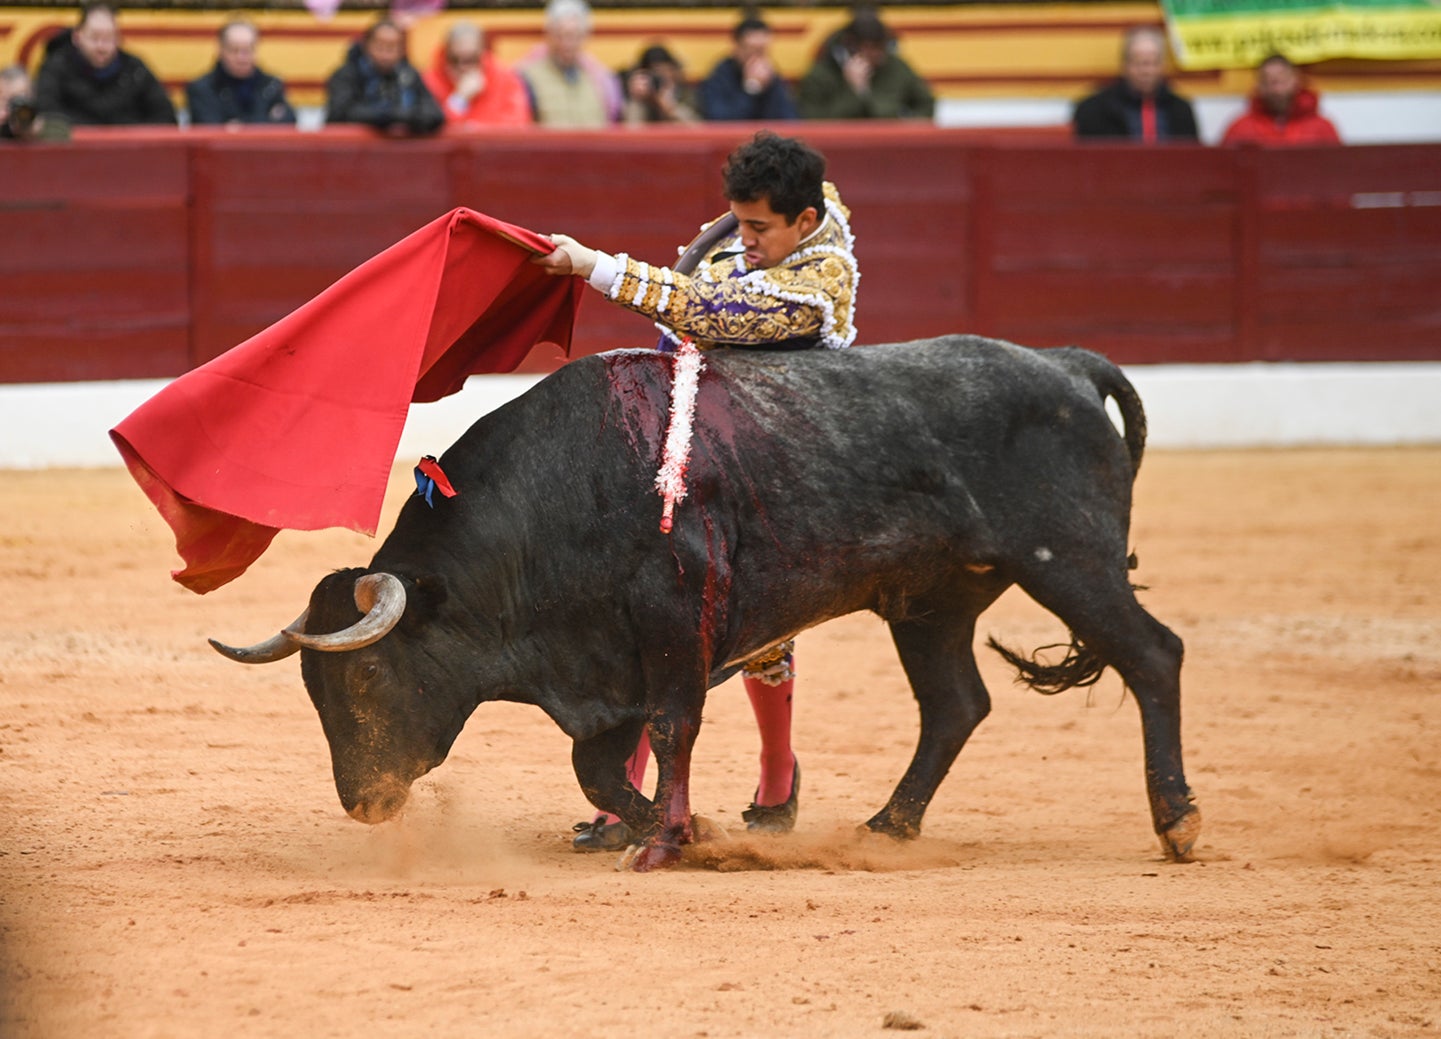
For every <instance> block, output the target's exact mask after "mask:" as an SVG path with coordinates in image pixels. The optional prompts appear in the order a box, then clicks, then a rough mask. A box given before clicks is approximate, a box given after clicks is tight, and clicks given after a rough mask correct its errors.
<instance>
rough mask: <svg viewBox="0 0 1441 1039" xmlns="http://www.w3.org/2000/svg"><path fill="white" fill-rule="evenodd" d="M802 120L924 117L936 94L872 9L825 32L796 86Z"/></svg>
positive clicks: (933, 105) (929, 112)
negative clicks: (901, 53)
mask: <svg viewBox="0 0 1441 1039" xmlns="http://www.w3.org/2000/svg"><path fill="white" fill-rule="evenodd" d="M797 95H798V97H799V100H800V110H801V115H802V116H804V117H805V118H807V119H929V118H931V117H932V116H933V115H934V114H935V111H936V99H935V96H934V95H933V94H932V93H931V88H930V87H929V86H927V85H926V81H925V80H924V79H922V78H921V77H920V76H919V75H917V74H916V71H915V70H914V69H912V68H911V67H910V65H908V64H906V61H905V59H904V58H902V57H900V56H899V55H898V54H897V53H896V38H895V36H894V35H893V34H892V33H891V31H890V30H889V29H888V28H886V26H885V25H884V23H882V22H881V20H880V17H879V16H877V15H876V13H875V12H874V11H857V12H856V14H855V17H854V18H852V19H851V21H850V23H849V24H848V25H846V26H845V27H844V28H842V29H841V30H840V31H839V32H836V33H834V34H832V35H831V37H830V38H829V39H827V40H826V42H825V44H824V45H823V46H822V48H821V53H820V54H819V55H817V56H816V60H815V64H813V65H812V66H811V68H810V71H809V72H807V73H806V74H805V76H804V77H803V78H802V79H801V82H800V86H799V87H798V88H797Z"/></svg>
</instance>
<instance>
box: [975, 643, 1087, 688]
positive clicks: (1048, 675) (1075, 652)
mask: <svg viewBox="0 0 1441 1039" xmlns="http://www.w3.org/2000/svg"><path fill="white" fill-rule="evenodd" d="M986 644H987V645H988V646H990V647H991V648H992V649H994V650H995V651H996V652H997V653H999V654H1000V655H1001V656H1002V657H1003V658H1004V659H1005V661H1006V663H1008V664H1010V665H1011V666H1012V667H1013V668H1015V669H1016V681H1018V682H1023V683H1025V684H1026V685H1028V686H1030V687H1031V688H1032V689H1034V690H1035V691H1036V692H1038V693H1043V694H1045V695H1046V696H1054V695H1055V694H1056V693H1064V692H1065V691H1066V690H1067V689H1075V688H1077V687H1078V686H1088V685H1095V684H1096V683H1097V682H1098V681H1099V680H1100V678H1101V674H1102V673H1103V672H1104V671H1105V670H1106V662H1105V661H1104V660H1102V659H1101V658H1100V657H1099V656H1097V655H1096V654H1095V653H1094V652H1092V651H1091V649H1090V648H1089V647H1087V646H1086V645H1085V644H1084V643H1082V642H1081V641H1080V640H1079V639H1077V638H1076V637H1075V636H1074V635H1072V636H1071V641H1070V644H1069V645H1067V644H1065V643H1061V642H1057V643H1055V644H1054V645H1050V646H1042V647H1041V648H1040V649H1038V650H1036V654H1037V655H1036V656H1035V657H1027V656H1025V655H1023V654H1021V653H1017V652H1016V651H1015V650H1013V649H1007V648H1006V647H1005V646H1003V645H1001V644H1000V643H999V642H997V641H996V637H995V636H994V635H992V636H991V637H990V638H989V639H987V640H986ZM1048 649H1064V650H1065V651H1066V656H1065V658H1064V659H1062V660H1061V661H1060V662H1059V663H1056V664H1048V663H1046V662H1045V661H1043V660H1041V659H1040V654H1041V653H1044V652H1045V651H1046V650H1048Z"/></svg>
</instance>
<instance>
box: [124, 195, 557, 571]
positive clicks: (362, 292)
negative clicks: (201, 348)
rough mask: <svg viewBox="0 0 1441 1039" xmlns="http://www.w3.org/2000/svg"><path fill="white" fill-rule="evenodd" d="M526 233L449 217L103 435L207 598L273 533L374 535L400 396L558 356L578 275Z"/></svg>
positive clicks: (460, 214) (450, 387)
mask: <svg viewBox="0 0 1441 1039" xmlns="http://www.w3.org/2000/svg"><path fill="white" fill-rule="evenodd" d="M551 248H552V245H551V243H550V241H549V240H548V239H546V238H544V237H542V236H541V235H538V234H535V233H534V232H531V231H527V230H524V229H522V228H518V227H514V226H512V225H510V224H506V223H503V222H501V221H499V220H494V219H492V218H490V217H488V216H485V215H484V214H482V213H477V212H474V211H472V210H469V209H455V210H452V211H451V212H450V213H448V214H446V215H445V216H443V217H441V218H440V219H438V220H435V221H433V222H432V223H430V224H427V225H426V226H425V227H423V228H421V229H420V230H419V231H416V232H415V233H414V234H412V235H410V236H408V237H407V238H405V239H403V240H402V241H400V242H398V243H396V244H395V245H393V246H391V247H390V248H389V249H386V250H385V251H384V252H382V253H380V254H379V255H377V256H375V257H373V258H372V259H370V260H368V261H367V262H366V263H364V264H362V265H361V266H360V267H357V268H356V269H355V270H353V271H351V272H350V273H349V274H347V275H346V276H345V277H344V278H341V279H340V280H339V281H337V282H336V283H335V284H334V285H332V286H331V287H330V288H328V289H326V290H325V291H324V292H322V293H321V294H320V295H319V296H316V297H315V299H313V300H311V301H310V302H309V303H306V304H305V305H304V306H302V307H300V308H299V309H298V310H296V311H295V312H294V313H292V314H290V315H289V316H287V317H285V318H282V319H281V320H280V321H277V322H276V323H275V324H274V325H271V326H270V327H269V328H267V329H265V330H264V331H263V332H260V333H259V334H257V335H255V336H253V337H251V338H250V339H247V340H246V341H245V342H243V343H241V344H240V345H239V346H237V347H235V348H234V349H232V350H229V351H227V352H226V353H224V354H222V355H221V356H219V357H217V358H215V360H213V361H210V362H208V363H207V364H204V365H202V366H201V367H199V368H196V369H195V370H193V371H191V372H189V373H187V374H185V375H182V376H181V377H180V378H178V379H176V380H175V381H174V382H172V383H170V384H169V385H168V386H166V387H165V388H164V389H163V390H161V391H160V392H159V393H157V394H156V395H155V396H154V397H152V398H151V399H150V400H148V401H147V402H146V403H145V404H143V405H141V406H140V407H139V408H138V409H136V411H135V412H134V413H133V414H131V415H130V416H129V417H127V418H126V419H125V420H124V421H122V422H121V423H120V424H119V425H118V426H116V427H115V428H114V429H113V430H111V431H110V436H111V439H112V440H114V442H115V445H116V447H117V448H119V450H120V453H121V455H122V456H123V457H124V459H125V464H126V465H127V466H128V467H129V469H130V473H131V475H132V476H134V477H135V480H136V482H137V483H139V484H140V487H141V489H142V490H143V491H144V492H145V493H146V495H147V496H148V497H149V498H150V500H151V501H152V502H153V503H154V504H155V507H156V508H157V509H158V510H159V511H160V514H161V516H163V517H164V519H165V521H166V522H167V523H168V524H169V525H170V527H171V529H172V530H174V532H175V543H176V549H177V550H178V551H179V553H180V556H181V558H182V559H183V560H184V561H185V567H184V569H182V570H177V571H175V573H174V574H173V575H172V576H173V577H174V578H175V580H176V581H178V582H179V583H180V584H182V585H184V586H185V587H186V588H189V589H190V590H191V591H194V592H202V593H203V592H208V591H211V590H212V589H215V588H218V587H220V586H221V585H223V584H225V583H226V582H228V581H232V580H234V579H235V578H236V577H239V576H240V575H241V574H242V573H244V572H245V570H246V568H247V567H249V566H250V564H251V563H253V562H255V560H256V559H258V558H259V557H260V554H261V553H262V552H264V551H265V549H266V547H267V546H268V545H269V544H270V541H271V539H272V538H274V537H275V535H276V534H277V533H278V532H279V531H280V530H281V529H282V528H292V529H297V530H317V529H320V528H322V527H337V526H338V527H349V528H351V529H352V530H358V531H361V532H363V533H366V534H374V533H375V530H376V526H377V524H378V523H379V521H380V508H381V501H382V499H383V497H384V495H385V485H386V481H387V479H388V478H389V476H390V468H391V464H392V463H393V462H394V460H395V449H396V446H397V445H398V444H399V442H400V434H401V430H402V429H403V428H404V425H405V416H406V413H407V411H408V410H409V406H410V402H411V401H412V400H415V401H431V400H438V399H440V398H441V397H444V396H446V395H447V394H450V393H454V392H455V391H456V390H458V389H460V388H461V386H462V385H463V384H464V382H465V379H466V377H467V376H469V375H472V374H477V373H483V372H507V371H511V370H512V369H514V368H515V367H516V365H518V364H519V363H520V362H521V360H522V359H523V358H524V357H525V355H526V354H527V353H529V352H530V350H531V348H532V347H533V346H535V345H536V344H537V343H554V344H556V345H557V346H559V347H560V348H561V349H562V350H565V351H566V352H567V353H569V350H570V341H571V330H572V326H573V324H574V320H575V314H576V310H577V308H578V307H579V306H580V298H581V293H582V292H583V291H584V287H585V283H584V281H583V280H582V279H580V278H556V277H552V276H550V275H547V274H546V273H545V272H544V271H543V270H542V269H541V268H540V267H538V266H536V265H534V264H531V263H529V262H528V260H529V258H530V257H531V256H532V255H533V254H535V253H537V252H542V253H544V252H549V251H550V250H551Z"/></svg>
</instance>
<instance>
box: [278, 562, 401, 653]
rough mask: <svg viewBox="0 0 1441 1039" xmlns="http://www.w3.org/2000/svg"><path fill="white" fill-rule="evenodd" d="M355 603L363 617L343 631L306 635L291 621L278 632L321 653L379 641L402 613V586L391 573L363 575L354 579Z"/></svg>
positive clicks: (360, 646) (340, 650) (357, 647)
mask: <svg viewBox="0 0 1441 1039" xmlns="http://www.w3.org/2000/svg"><path fill="white" fill-rule="evenodd" d="M355 605H356V606H357V607H359V608H360V609H361V610H362V611H364V613H365V616H364V617H362V618H360V620H358V621H356V622H355V623H354V624H352V625H351V626H350V627H348V628H346V629H345V630H344V631H337V632H332V633H331V634H329V635H307V634H306V633H305V632H303V631H297V630H296V629H297V628H298V627H299V625H296V624H292V625H291V626H290V627H288V628H286V629H285V630H284V631H282V632H281V635H283V636H285V637H286V638H288V639H291V640H293V641H294V642H296V643H297V644H299V645H301V646H304V647H306V648H307V649H318V650H320V651H321V652H322V653H342V652H344V651H345V650H348V649H361V648H362V647H364V646H368V645H370V644H371V643H373V642H379V641H380V640H381V639H382V638H384V637H385V636H386V635H387V634H388V633H389V632H390V629H391V628H393V627H395V626H396V624H398V623H399V622H400V615H401V614H402V613H404V612H405V585H403V584H401V583H400V578H398V577H396V576H395V575H394V574H386V573H380V574H366V575H365V576H364V577H361V578H358V579H357V580H356V582H355Z"/></svg>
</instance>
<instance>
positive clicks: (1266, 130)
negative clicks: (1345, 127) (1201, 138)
mask: <svg viewBox="0 0 1441 1039" xmlns="http://www.w3.org/2000/svg"><path fill="white" fill-rule="evenodd" d="M1318 104H1319V99H1318V98H1317V96H1316V92H1315V91H1314V90H1311V89H1309V88H1308V87H1306V85H1305V84H1304V83H1303V82H1302V79H1301V70H1300V69H1298V68H1297V67H1296V66H1295V65H1293V64H1291V61H1290V59H1288V58H1286V57H1285V56H1284V55H1281V54H1272V55H1271V56H1270V57H1268V58H1267V59H1266V60H1265V61H1263V62H1261V64H1260V65H1259V66H1258V67H1257V69H1256V92H1255V93H1254V94H1253V95H1251V107H1250V109H1249V110H1248V111H1247V112H1246V114H1245V115H1243V116H1241V117H1240V118H1239V119H1237V120H1236V121H1235V122H1233V123H1232V124H1231V125H1230V126H1229V127H1227V128H1226V134H1225V136H1224V137H1222V138H1221V143H1222V144H1340V143H1341V135H1340V134H1338V133H1337V132H1336V127H1335V126H1334V125H1332V123H1331V120H1329V119H1327V118H1326V117H1325V116H1323V115H1322V114H1321V113H1320V112H1318V111H1317V110H1316V109H1317V106H1318Z"/></svg>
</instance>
